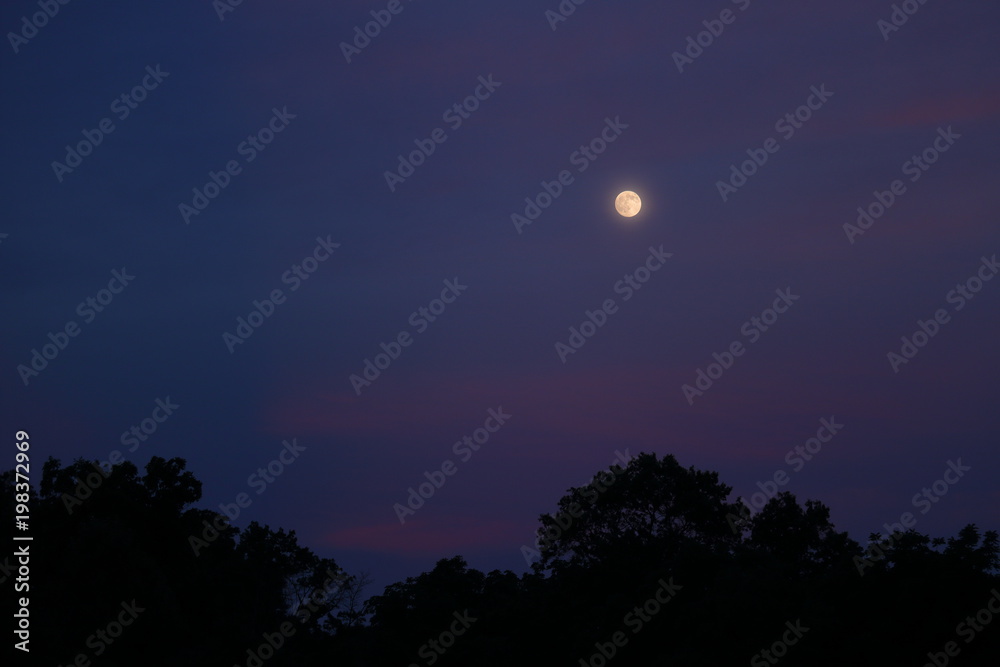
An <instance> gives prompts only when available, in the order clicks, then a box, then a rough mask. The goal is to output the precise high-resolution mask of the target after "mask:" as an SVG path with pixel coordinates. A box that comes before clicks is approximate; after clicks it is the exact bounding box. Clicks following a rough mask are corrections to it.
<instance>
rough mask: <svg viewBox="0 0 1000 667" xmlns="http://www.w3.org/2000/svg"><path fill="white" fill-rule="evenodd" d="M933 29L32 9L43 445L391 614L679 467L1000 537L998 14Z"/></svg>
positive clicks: (505, 10)
mask: <svg viewBox="0 0 1000 667" xmlns="http://www.w3.org/2000/svg"><path fill="white" fill-rule="evenodd" d="M43 4H44V2H43ZM903 4H905V5H906V7H907V8H909V9H910V10H911V11H912V10H913V9H914V8H916V11H915V13H913V14H912V15H909V14H907V13H906V12H905V11H904V9H903V8H902V7H900V9H899V12H898V13H896V16H895V18H896V21H897V23H901V24H902V25H899V26H897V25H895V24H893V23H892V20H893V19H892V17H893V13H894V10H893V6H892V4H891V3H889V2H861V1H860V0H847V1H844V2H808V3H802V2H790V1H789V2H762V1H761V0H737V1H735V2H729V1H728V0H713V1H711V2H708V1H705V2H701V1H699V2H684V3H669V2H652V1H648V2H646V1H643V2H623V3H617V2H616V3H612V2H609V1H601V0H590V1H589V2H584V3H582V4H580V5H574V4H572V3H570V2H568V1H567V2H563V3H562V6H563V7H564V8H570V7H571V8H574V11H573V12H572V13H571V14H569V15H568V16H562V15H560V14H558V11H559V9H558V8H559V4H558V2H557V0H548V1H547V2H545V1H538V2H533V1H527V0H505V1H504V2H499V1H497V0H487V1H484V2H468V3H457V2H448V3H441V2H430V1H429V0H416V1H414V2H410V1H409V0H401V2H396V1H395V0H393V2H380V1H376V2H346V1H345V2H319V1H317V0H301V1H299V2H266V1H264V0H246V1H245V2H243V3H242V4H240V5H238V6H235V7H229V6H228V4H223V2H222V1H221V0H220V1H219V2H215V3H212V2H209V1H208V0H202V1H200V2H194V3H152V4H150V3H126V2H112V3H88V2H69V3H68V4H65V5H58V13H57V14H56V15H55V16H53V17H51V18H48V19H47V21H42V20H41V19H39V23H43V24H44V25H42V27H40V28H38V29H37V30H35V29H34V27H29V28H25V27H24V22H23V19H24V17H29V18H28V21H29V22H30V21H31V18H30V17H31V16H32V15H34V14H36V13H37V12H40V11H42V10H40V9H39V5H38V4H37V3H36V2H34V1H32V2H29V1H28V0H17V1H15V2H7V3H5V4H4V6H3V8H2V9H0V26H2V27H3V30H4V32H5V33H8V32H10V33H13V34H15V35H21V34H22V32H23V34H26V35H29V36H30V38H22V37H14V38H12V37H11V35H10V34H8V35H7V39H6V42H7V44H6V45H5V46H4V47H3V48H4V49H6V52H5V53H4V55H3V57H2V65H0V66H2V72H3V87H4V90H5V91H6V93H5V94H6V98H5V99H6V104H4V106H3V114H4V115H3V123H2V129H0V132H2V142H3V145H4V146H5V149H6V155H7V160H6V162H7V169H6V171H5V177H4V178H3V181H2V185H0V187H2V190H3V197H2V200H3V203H4V211H5V214H4V216H3V218H2V221H0V275H2V286H0V304H2V309H3V313H4V317H3V327H2V331H3V333H2V342H3V345H2V353H0V354H2V361H3V364H2V366H3V369H4V372H3V374H2V382H0V386H2V403H0V420H2V423H3V426H4V433H5V437H6V438H7V439H8V442H9V443H10V444H12V443H13V441H12V438H13V434H14V432H15V431H16V430H21V429H23V430H25V431H27V432H28V433H29V434H30V437H31V446H32V450H31V451H32V456H33V461H36V462H37V464H38V468H37V473H35V479H36V480H37V479H40V467H41V462H42V461H43V460H44V458H46V457H47V456H49V455H51V456H54V457H56V458H59V459H61V460H62V462H63V464H64V465H65V464H68V463H70V462H71V461H72V460H73V459H75V458H77V457H85V458H88V459H100V460H102V461H105V460H108V459H109V457H111V456H112V455H113V454H114V452H115V451H116V450H117V451H118V452H119V453H120V456H121V457H122V458H123V459H127V460H130V461H133V462H134V463H135V464H136V465H137V466H139V467H140V469H141V468H142V467H143V466H144V465H145V463H146V462H147V461H148V460H149V458H150V457H151V456H153V455H156V456H163V457H166V458H171V457H182V458H184V459H186V461H187V466H188V469H189V470H191V471H193V472H194V474H195V476H196V477H197V478H198V479H200V480H201V481H203V482H204V496H203V498H202V501H201V502H200V504H199V506H201V507H205V508H213V509H217V508H218V507H219V504H220V503H232V502H233V501H234V499H235V498H236V497H237V495H238V494H240V493H247V494H248V496H249V497H250V499H251V500H252V504H251V505H250V506H249V507H246V508H244V509H243V510H242V511H241V513H240V515H239V517H238V518H237V519H236V520H235V521H234V524H235V525H237V526H240V527H244V526H246V525H247V523H248V522H249V521H251V520H257V521H260V522H262V523H267V524H269V525H270V526H272V527H273V528H277V527H279V526H280V527H284V528H291V529H295V530H296V532H297V535H298V537H299V540H300V542H301V543H302V544H304V545H305V546H308V547H310V548H311V549H313V550H314V551H316V552H317V553H318V554H320V555H321V556H329V557H333V558H335V559H336V560H337V562H338V563H339V564H340V565H342V566H343V567H345V568H346V569H347V570H348V571H349V572H352V573H356V572H358V571H360V570H370V571H371V572H372V574H373V578H374V586H373V587H372V589H371V590H369V591H368V592H369V593H379V592H381V588H382V587H383V586H384V585H386V584H388V583H391V582H393V581H398V580H401V579H403V578H405V577H406V576H415V575H417V574H419V573H420V572H422V571H425V570H428V569H430V568H431V567H432V566H433V564H434V562H435V561H437V560H438V559H440V558H446V557H451V556H454V555H456V554H462V555H464V556H465V557H466V558H467V559H468V561H469V564H470V565H471V566H473V567H476V568H478V569H481V570H491V569H494V568H500V569H508V568H509V569H513V570H515V571H517V572H522V571H524V570H525V569H526V568H527V564H526V560H525V558H524V557H523V556H522V552H521V548H522V545H530V544H533V543H534V537H535V534H534V533H535V529H536V527H537V525H538V516H539V515H540V514H542V513H544V512H552V511H554V510H555V509H556V503H557V501H558V499H559V498H560V497H561V496H562V494H563V493H564V492H565V490H566V489H567V488H569V487H571V486H579V485H582V484H585V483H586V482H588V481H589V480H590V477H591V475H593V474H594V473H596V472H597V471H598V470H601V469H604V468H607V467H608V466H609V465H611V464H612V463H613V462H614V461H615V459H616V457H619V456H627V455H636V454H638V453H639V452H643V451H644V452H656V453H658V454H660V455H666V454H673V455H675V456H676V457H677V459H678V461H679V462H680V463H681V464H682V465H683V466H685V467H688V466H694V467H696V468H698V469H702V470H706V469H707V470H713V471H718V472H719V473H720V478H721V481H723V482H725V483H726V484H729V485H731V486H732V487H733V498H735V497H736V496H738V495H739V496H743V497H748V496H750V495H751V494H753V493H754V492H758V491H760V487H759V486H758V484H757V483H758V482H760V483H761V485H763V486H764V487H768V485H767V484H766V483H765V482H766V481H767V480H771V479H773V478H774V476H775V474H776V473H779V475H778V477H779V479H781V480H784V481H785V482H786V483H785V484H784V485H782V486H781V487H780V490H783V491H784V490H787V491H791V492H793V493H794V494H795V495H796V496H797V497H798V499H799V501H800V502H803V503H804V502H805V500H806V499H817V500H820V501H822V502H823V503H825V504H826V505H828V506H829V507H830V508H831V518H832V520H833V522H834V523H835V524H836V526H837V527H838V528H839V529H841V530H847V531H848V532H849V533H850V534H851V536H852V537H854V538H855V539H858V540H860V541H862V542H864V541H865V539H866V537H867V536H868V534H869V533H871V532H884V531H883V525H884V524H886V523H890V524H891V523H892V522H897V521H899V519H900V516H901V515H902V514H903V513H905V512H908V511H909V512H911V513H913V514H914V515H915V516H916V519H917V522H916V526H915V528H916V530H918V531H919V532H922V533H929V534H931V535H934V536H950V535H954V534H955V533H956V532H957V531H958V529H959V528H960V527H961V526H963V525H965V524H966V523H973V522H974V523H977V524H978V525H979V526H980V527H981V528H983V529H996V528H998V526H1000V511H998V509H997V508H998V507H1000V488H998V485H997V483H996V480H997V478H998V473H1000V454H998V452H997V435H996V434H997V431H998V429H1000V412H998V410H997V389H996V382H997V375H996V372H997V368H998V363H1000V352H998V349H997V346H996V341H997V339H998V331H1000V315H998V305H1000V280H992V278H993V277H994V275H995V274H996V272H997V271H1000V266H998V265H997V264H996V260H997V257H998V255H1000V233H998V231H997V222H998V219H1000V189H998V187H997V183H998V178H1000V166H998V165H1000V163H998V161H997V155H998V154H1000V125H998V120H1000V81H998V77H997V63H998V62H1000V42H998V41H997V39H996V35H997V32H998V29H1000V6H997V5H995V4H993V3H988V2H983V1H982V0H960V1H958V2H933V1H932V2H926V3H925V4H923V5H919V4H918V3H916V2H915V0H911V1H910V2H908V3H903ZM390 9H394V10H395V12H396V13H392V12H391V11H390ZM373 11H374V12H375V13H376V14H375V17H374V18H373V15H372V13H371V12H373ZM547 12H551V13H549V14H547ZM379 17H381V18H382V19H383V22H385V20H386V17H389V18H390V19H391V20H390V21H388V24H387V25H385V26H376V24H372V25H370V26H369V30H370V32H371V33H376V34H375V36H374V37H370V38H369V37H364V36H363V37H360V38H358V37H357V34H358V33H357V32H356V30H355V29H356V28H358V29H359V31H360V32H361V33H362V34H363V31H364V29H365V24H366V23H371V22H372V21H375V20H377V19H378V18H379ZM904 17H905V19H906V21H905V23H903V18H904ZM880 21H881V22H882V23H881V24H880ZM706 22H707V23H706ZM376 27H377V30H376ZM713 31H714V32H716V33H719V34H717V35H715V34H712V33H713ZM699 33H702V34H701V35H699ZM689 37H690V38H691V41H689V39H688V38H689ZM356 38H357V42H358V44H360V45H362V47H363V48H359V47H357V46H354V45H353V44H352V42H353V41H354V40H355V39H356ZM366 40H367V41H366ZM699 40H701V45H699ZM343 44H347V45H349V46H344V45H343ZM348 60H349V62H348ZM137 87H138V88H137ZM123 96H124V97H123ZM456 105H458V107H457V109H456ZM109 129H110V132H109V131H107V130H109ZM95 144H96V145H95ZM431 149H433V151H431ZM415 151H416V153H414V152H415ZM68 153H72V154H70V155H68ZM425 153H429V154H425ZM411 154H412V155H414V156H415V157H414V158H413V160H412V161H411V159H410V156H411ZM401 161H403V162H405V163H406V164H402V165H401ZM57 163H58V164H57ZM411 163H416V166H414V167H413V168H412V171H411ZM74 165H75V166H74ZM387 172H392V173H391V174H390V175H387ZM747 174H749V175H747ZM623 190H633V191H635V192H636V193H638V194H639V196H640V197H641V198H642V209H641V211H640V213H639V214H638V215H637V216H635V217H632V218H625V217H622V216H620V215H618V214H617V213H616V212H615V209H614V205H613V204H614V199H615V196H616V195H617V194H618V193H619V192H621V191H623ZM553 195H555V196H553ZM526 198H527V199H528V201H527V202H526ZM536 205H537V206H538V208H537V209H535V208H533V207H534V206H536ZM859 207H861V212H860V213H859V210H858V209H859ZM862 213H864V214H867V215H870V216H871V217H869V218H865V217H861V220H860V222H859V217H860V216H861V214H862ZM512 216H513V217H512ZM88 299H92V300H93V301H92V302H90V303H88ZM255 302H256V303H255ZM421 309H423V311H421ZM252 313H258V314H252ZM588 313H589V314H588ZM240 318H243V321H242V322H241V321H240ZM754 318H756V319H754ZM920 322H923V324H922V325H921V324H920ZM585 323H588V324H585ZM590 323H593V324H590ZM255 324H256V325H258V326H254V325H255ZM598 324H600V326H598ZM574 331H575V332H576V333H574ZM931 333H933V335H931ZM50 334H51V336H50ZM72 334H75V335H72ZM585 334H589V335H585ZM903 338H905V339H906V341H904V340H902V339H903ZM60 344H61V347H62V349H57V347H60ZM911 344H912V345H913V347H910V345H911ZM918 344H919V346H918ZM46 345H48V347H46ZM732 350H735V351H736V352H737V353H738V354H737V355H734V356H730V355H731V354H732ZM36 351H37V354H36ZM46 354H47V355H48V357H49V358H46ZM380 354H382V355H385V356H379V355H380ZM897 355H898V356H897ZM716 359H719V360H720V361H716ZM33 363H34V364H35V366H34V367H32V364H33ZM713 364H717V365H713ZM379 367H381V368H379ZM366 371H367V373H368V375H367V377H366V375H365V373H366ZM376 372H377V376H376ZM352 376H356V377H355V378H354V379H353V380H352ZM709 383H710V384H709ZM685 385H688V388H685ZM158 402H159V403H158ZM161 405H163V406H169V407H168V408H166V409H165V408H163V407H161ZM491 411H492V412H491ZM167 412H169V414H167ZM154 417H155V418H156V419H159V420H160V421H156V419H154ZM144 420H147V421H146V422H145V427H146V429H147V432H143V431H142V429H143V421H144ZM150 420H151V421H150ZM824 420H825V421H824ZM824 424H826V426H824ZM841 425H842V426H841ZM133 427H136V428H137V429H138V433H139V434H141V435H142V438H143V439H142V440H140V439H139V437H138V436H136V435H132V434H130V433H129V431H130V430H131V429H132V428H133ZM153 427H155V431H154V432H151V433H150V431H152V430H153ZM477 429H482V430H479V431H477ZM486 429H489V430H486ZM817 431H819V436H820V437H821V438H822V439H823V440H826V441H827V442H826V443H825V444H822V449H821V450H819V451H818V452H814V453H812V454H810V453H809V452H808V450H806V455H807V456H809V457H810V459H809V460H806V458H805V457H804V456H802V455H801V453H795V451H794V450H795V448H796V447H799V448H802V447H806V446H807V441H808V440H809V439H810V438H814V437H817ZM466 437H468V440H465V438H466ZM477 439H478V442H477ZM285 442H287V443H288V445H289V446H286V445H285V444H283V443H285ZM817 444H820V443H819V442H818V441H813V443H811V445H809V446H812V447H813V448H814V449H815V448H816V445H817ZM293 445H294V446H293ZM6 451H9V452H13V451H14V450H13V448H8V449H6ZM283 451H284V452H285V453H284V454H282V452H283ZM789 452H792V453H791V454H788V453H789ZM279 455H282V456H283V457H284V461H285V463H283V464H281V465H280V466H278V465H277V464H275V465H274V469H277V468H278V467H281V468H282V470H281V473H280V474H279V475H277V476H274V477H270V480H271V481H270V482H268V481H266V479H267V478H265V477H263V476H258V475H257V470H258V469H259V468H265V469H266V468H267V466H268V464H269V463H270V462H272V461H274V460H276V459H279ZM9 456H10V458H9V459H8V462H7V463H5V464H4V465H3V468H4V469H6V468H9V467H13V454H10V455H9ZM446 461H450V462H451V463H450V464H448V463H445V462H446ZM950 463H953V464H955V466H950ZM442 466H445V467H446V468H447V469H448V470H450V471H451V474H450V475H445V474H444V473H441V474H440V475H435V471H439V470H441V469H442ZM950 467H951V469H955V468H959V467H964V468H961V469H962V475H961V476H958V474H957V473H954V472H949V473H948V474H947V475H946V474H945V473H946V471H948V470H949V469H950ZM965 468H968V470H965ZM782 471H783V473H784V474H785V475H787V476H782V474H780V473H781V472H782ZM446 472H447V470H446ZM425 473H428V474H429V476H430V477H431V478H435V479H438V480H439V481H440V480H441V479H444V484H443V485H442V486H441V487H440V488H439V489H435V490H434V492H433V495H432V496H431V497H429V498H427V499H426V500H424V504H423V506H422V507H419V508H418V509H416V510H415V511H413V512H412V513H410V512H409V511H407V512H405V513H404V512H402V510H401V507H405V506H406V503H407V502H408V500H407V498H408V496H409V495H410V491H409V489H410V488H411V487H413V488H414V489H417V488H418V487H419V486H420V485H421V484H422V483H425V482H428V476H427V475H425ZM945 478H947V479H948V480H949V481H948V482H942V483H939V484H938V486H937V489H938V491H939V492H940V491H941V490H942V489H943V490H944V491H946V493H945V494H944V495H941V496H940V497H939V496H937V495H935V496H934V499H933V502H931V500H927V499H921V498H920V497H919V496H920V494H922V493H923V489H925V488H927V489H930V493H932V494H934V490H933V489H934V487H933V485H934V483H935V482H936V481H937V480H941V479H945ZM952 482H953V483H952ZM428 484H429V483H428ZM428 488H429V486H427V485H425V487H424V489H425V490H427V489H428ZM915 496H918V497H916V498H915ZM397 504H398V505H400V507H396V505H397ZM414 504H415V503H414ZM924 507H926V508H927V509H926V510H924V509H923V508H924ZM408 509H409V508H408ZM922 510H923V511H922ZM401 516H402V518H403V519H404V520H405V522H401V519H400V517H401Z"/></svg>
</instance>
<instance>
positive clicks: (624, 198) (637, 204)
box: [615, 190, 642, 218]
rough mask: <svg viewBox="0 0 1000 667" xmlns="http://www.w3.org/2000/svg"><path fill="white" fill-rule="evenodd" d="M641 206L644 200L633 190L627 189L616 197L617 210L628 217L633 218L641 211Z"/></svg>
mask: <svg viewBox="0 0 1000 667" xmlns="http://www.w3.org/2000/svg"><path fill="white" fill-rule="evenodd" d="M640 208H642V200H641V199H639V195H637V194H636V193H634V192H632V191H631V190H626V191H625V192H623V193H621V194H620V195H618V196H617V197H616V198H615V210H617V211H618V212H619V213H620V214H622V215H623V216H625V217H626V218H631V217H632V216H633V215H635V214H636V213H638V212H639V209H640Z"/></svg>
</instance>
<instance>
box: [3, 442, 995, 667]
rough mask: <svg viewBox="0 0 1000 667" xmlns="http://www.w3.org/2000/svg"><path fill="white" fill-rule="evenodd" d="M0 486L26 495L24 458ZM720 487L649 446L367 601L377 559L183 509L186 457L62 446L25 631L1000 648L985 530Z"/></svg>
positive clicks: (658, 659)
mask: <svg viewBox="0 0 1000 667" xmlns="http://www.w3.org/2000/svg"><path fill="white" fill-rule="evenodd" d="M94 475H98V477H94ZM88 478H89V481H88ZM0 485H2V487H3V495H2V500H0V503H2V505H3V506H4V508H5V516H7V517H13V516H14V510H15V501H14V498H15V480H14V472H13V471H7V472H4V473H3V474H2V475H0ZM731 490H732V489H731V488H730V487H728V486H726V485H724V484H722V483H720V482H719V480H718V474H717V473H714V472H705V471H698V470H695V469H694V468H688V469H685V468H683V467H681V466H680V465H679V464H678V463H677V461H676V460H675V459H674V457H672V456H666V457H663V458H657V456H656V455H654V454H640V455H639V456H638V457H636V458H634V459H632V460H631V461H629V462H628V464H627V465H626V466H624V467H622V466H615V467H614V468H612V469H611V470H609V471H605V472H603V473H601V474H600V475H599V476H595V478H594V481H593V482H592V484H591V485H588V486H585V487H580V488H574V489H570V490H569V491H568V492H567V493H566V494H565V495H564V496H563V497H562V498H561V499H560V500H559V503H558V509H557V510H556V511H555V512H553V513H552V514H547V515H543V516H542V517H540V527H539V539H538V541H537V543H536V545H535V548H534V549H531V550H530V551H531V555H532V556H534V557H535V562H534V564H533V565H532V568H531V571H530V572H528V573H524V574H516V573H513V572H510V571H504V572H501V571H493V572H489V573H483V572H480V571H477V570H475V569H471V568H469V567H468V565H467V563H466V562H465V560H464V559H463V558H462V557H461V556H455V557H453V558H450V559H444V560H441V561H439V562H438V563H437V565H436V566H435V567H434V569H433V570H431V571H430V572H425V573H423V574H420V575H418V576H416V577H410V578H407V579H406V581H403V582H399V583H396V584H392V585H391V586H388V587H386V589H385V590H384V591H383V592H382V593H381V594H379V595H375V596H373V597H370V598H369V599H367V601H365V596H366V595H368V594H369V593H370V592H371V591H366V590H365V588H366V584H367V583H368V582H367V578H366V576H365V575H364V574H363V573H348V572H345V571H344V570H343V569H341V568H340V567H339V566H338V565H337V564H336V562H335V561H334V560H333V559H329V558H320V557H319V556H317V555H316V554H314V553H313V552H312V551H311V550H310V549H308V548H306V547H303V546H301V545H300V544H298V541H297V538H296V536H295V531H294V530H290V531H287V532H286V531H285V530H284V529H278V530H272V529H271V528H269V527H267V526H261V525H259V524H257V523H256V522H253V523H251V524H250V525H249V526H247V527H246V528H244V529H242V530H240V529H237V528H235V527H232V526H230V525H228V524H227V523H226V521H225V520H224V517H222V516H221V515H219V514H218V513H216V512H213V511H211V510H204V509H197V508H195V507H193V506H194V504H195V503H196V502H198V500H200V498H201V482H199V481H198V480H197V479H195V477H194V475H193V474H192V473H191V472H189V471H187V470H185V461H184V460H183V459H178V458H174V459H170V460H165V459H162V458H159V457H153V458H152V459H151V460H150V461H149V463H148V464H147V465H146V466H145V471H144V473H140V471H139V470H138V469H137V468H136V466H135V465H134V464H132V463H130V462H124V463H120V464H118V465H116V466H114V467H113V468H112V469H111V470H110V472H109V473H105V472H102V471H101V470H100V468H98V467H96V462H88V461H84V460H77V461H75V462H73V463H72V464H70V465H68V466H66V467H62V465H61V463H60V462H59V461H57V460H55V459H49V460H48V461H47V462H46V463H45V465H44V467H43V471H42V475H41V483H40V485H39V487H38V489H37V491H36V490H35V489H33V490H32V492H31V494H30V495H31V497H30V500H29V505H30V507H31V528H30V531H31V535H32V537H33V540H32V542H31V577H30V584H29V585H30V590H28V591H21V592H16V593H14V594H13V596H12V597H11V599H12V607H11V609H13V608H14V607H13V602H14V601H16V600H17V598H20V597H23V596H27V597H29V598H30V604H29V610H30V627H31V642H30V649H31V653H30V658H29V657H28V656H27V655H25V654H23V653H21V652H20V651H15V653H17V654H18V655H17V657H19V658H21V659H22V662H20V663H18V664H47V665H66V666H69V665H78V666H79V667H90V665H95V666H98V665H130V666H131V665H196V666H198V665H206V666H207V665H226V666H228V665H240V666H246V667H262V666H263V665H267V666H268V667H279V666H284V665H289V666H291V665H294V666H296V667H311V666H313V665H316V666H317V667H318V666H321V665H322V666H323V667H327V666H331V665H345V666H352V667H353V666H365V667H368V666H371V667H381V666H386V667H389V666H393V667H405V666H406V665H440V666H443V667H447V666H449V665H455V666H482V667H492V666H494V665H496V666H500V665H505V666H506V665H539V666H542V665H544V666H547V667H548V666H552V665H593V666H594V667H602V666H603V665H605V664H609V665H621V666H622V667H625V666H626V665H642V666H643V667H646V666H648V665H651V664H670V665H673V664H676V665H684V666H686V667H700V666H705V667H719V666H721V665H738V664H744V665H745V664H748V663H749V664H751V665H752V666H754V667H756V666H758V665H773V664H779V663H780V664H781V665H789V666H791V665H807V666H810V667H822V666H825V665H829V666H831V667H834V666H836V667H841V666H842V665H848V664H849V665H879V666H883V665H915V666H919V665H934V666H935V667H943V665H946V664H952V663H953V662H954V664H956V665H960V666H961V665H969V666H972V665H976V666H978V665H991V666H992V665H995V664H997V658H998V657H1000V573H998V567H1000V541H998V535H997V532H996V531H987V532H981V531H980V530H979V529H978V528H977V527H976V526H974V525H968V526H966V527H965V528H963V529H962V530H961V531H959V533H958V535H956V536H955V537H951V538H948V539H941V538H935V539H932V538H930V537H928V536H926V535H922V534H920V533H918V532H916V531H914V530H908V531H906V532H905V533H899V534H896V535H895V536H894V537H893V539H891V540H886V539H881V540H877V539H876V538H878V536H876V535H872V536H869V539H868V540H866V544H865V545H862V544H860V543H858V542H856V541H854V540H852V539H851V538H850V537H848V536H847V534H846V533H843V532H838V531H836V530H835V529H834V526H833V525H832V524H831V523H830V521H829V510H828V509H827V508H826V507H825V506H824V505H822V504H821V503H819V502H815V501H807V502H806V503H805V505H804V506H803V505H800V504H799V503H797V502H796V499H795V497H794V496H792V495H791V494H788V493H781V494H779V495H777V496H776V497H774V498H772V499H771V500H770V501H769V502H768V503H767V504H766V505H765V506H764V507H763V508H762V509H761V510H760V511H759V512H757V513H756V514H753V515H750V514H749V513H748V512H747V511H746V510H745V508H744V505H743V504H742V503H740V502H738V501H737V502H729V501H728V500H727V498H728V497H729V495H730V493H731ZM5 525H7V526H8V528H6V529H5V532H7V533H8V534H7V535H6V537H7V540H6V542H7V544H14V542H13V541H12V540H11V538H12V537H13V532H14V531H15V528H14V525H13V521H12V519H9V520H8V521H6V522H5ZM512 548H516V547H512ZM8 553H13V549H9V550H8ZM4 558H5V556H0V579H2V580H3V585H4V586H9V587H10V589H11V590H13V588H14V584H15V581H16V579H17V568H18V566H17V562H16V558H13V557H12V556H6V558H7V560H4ZM11 614H13V611H11ZM7 618H8V619H11V618H12V616H11V615H8V616H7ZM12 625H13V624H12ZM8 636H10V635H8Z"/></svg>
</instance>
